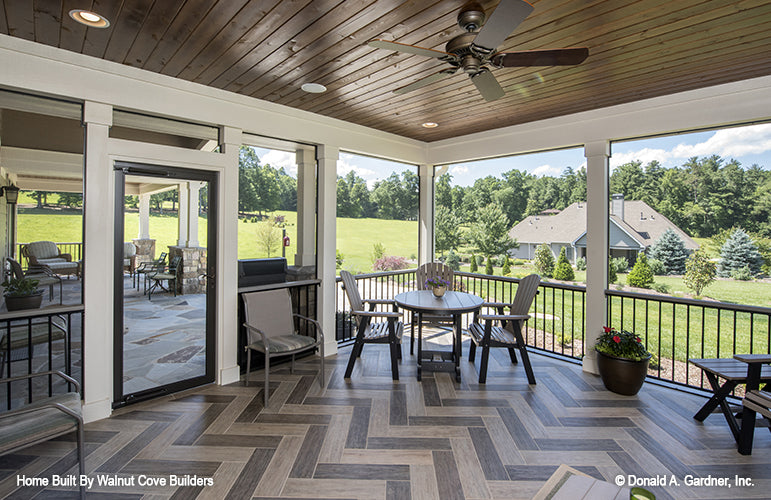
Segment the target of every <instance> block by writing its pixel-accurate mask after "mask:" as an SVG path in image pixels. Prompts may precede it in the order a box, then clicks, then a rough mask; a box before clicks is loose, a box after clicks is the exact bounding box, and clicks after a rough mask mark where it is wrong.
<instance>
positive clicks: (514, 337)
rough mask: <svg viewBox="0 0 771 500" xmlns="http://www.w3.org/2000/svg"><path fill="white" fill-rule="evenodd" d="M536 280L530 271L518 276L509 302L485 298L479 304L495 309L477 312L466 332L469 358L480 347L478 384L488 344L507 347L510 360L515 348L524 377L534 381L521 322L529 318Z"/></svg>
mask: <svg viewBox="0 0 771 500" xmlns="http://www.w3.org/2000/svg"><path fill="white" fill-rule="evenodd" d="M540 282H541V277H540V276H538V275H537V274H531V275H529V276H526V277H524V278H522V280H520V282H519V286H518V287H517V293H516V295H515V296H514V302H513V303H511V304H505V303H499V302H487V303H485V304H484V305H483V307H484V306H487V307H494V308H495V309H497V310H498V314H477V315H476V316H475V318H474V322H473V323H472V324H471V325H469V328H468V332H469V334H470V335H471V345H470V346H469V361H471V362H472V363H473V362H474V355H475V354H476V347H477V346H479V347H481V348H482V361H481V364H480V366H479V383H480V384H484V383H485V382H486V381H487V360H488V358H489V356H490V348H491V347H505V348H506V349H508V351H509V356H510V357H511V362H512V363H516V362H517V354H516V352H515V351H514V350H515V349H517V350H519V353H520V355H521V356H522V364H524V365H525V373H526V374H527V381H528V383H530V384H535V375H533V368H532V366H531V365H530V357H529V356H528V354H527V347H526V345H525V340H524V338H523V337H522V325H524V323H525V321H527V320H528V319H530V315H529V314H528V311H529V310H530V306H531V305H532V304H533V299H534V298H535V295H536V293H538V285H539V284H540ZM506 307H509V308H510V311H511V312H510V314H504V308H506ZM496 321H499V322H500V323H501V326H497V325H495V324H494V323H495V322H496ZM482 322H484V324H482Z"/></svg>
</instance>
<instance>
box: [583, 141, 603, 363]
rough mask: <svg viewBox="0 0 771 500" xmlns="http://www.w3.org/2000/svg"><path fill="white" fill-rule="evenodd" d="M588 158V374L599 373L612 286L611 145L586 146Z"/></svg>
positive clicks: (593, 143)
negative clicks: (599, 348)
mask: <svg viewBox="0 0 771 500" xmlns="http://www.w3.org/2000/svg"><path fill="white" fill-rule="evenodd" d="M584 156H586V338H585V340H584V342H585V343H586V345H585V348H584V351H585V352H586V355H585V356H584V360H583V370H584V371H585V372H589V373H594V374H597V373H599V372H598V370H597V353H596V352H595V351H594V349H593V347H594V344H595V342H596V341H597V337H598V336H599V335H600V333H601V332H602V327H603V325H604V324H605V321H606V318H607V314H606V309H607V301H606V299H605V289H606V288H607V286H608V203H609V202H608V196H609V193H608V173H609V168H608V158H609V157H610V143H609V142H608V141H597V142H592V143H588V144H586V145H585V146H584Z"/></svg>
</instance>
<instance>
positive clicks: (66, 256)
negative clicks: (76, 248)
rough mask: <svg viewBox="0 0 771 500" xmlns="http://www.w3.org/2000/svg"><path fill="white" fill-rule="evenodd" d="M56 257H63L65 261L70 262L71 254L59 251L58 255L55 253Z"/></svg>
mask: <svg viewBox="0 0 771 500" xmlns="http://www.w3.org/2000/svg"><path fill="white" fill-rule="evenodd" d="M57 257H59V258H60V259H64V260H66V261H67V262H72V255H70V254H68V253H60V254H59V255H57Z"/></svg>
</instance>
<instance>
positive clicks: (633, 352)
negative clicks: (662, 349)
mask: <svg viewBox="0 0 771 500" xmlns="http://www.w3.org/2000/svg"><path fill="white" fill-rule="evenodd" d="M602 329H603V332H602V334H601V335H600V337H599V338H598V339H597V343H596V344H595V345H594V350H595V351H597V368H598V369H599V371H600V377H601V378H602V383H603V384H605V387H606V388H607V389H608V390H609V391H612V392H615V393H617V394H622V395H624V396H634V395H635V394H637V392H638V391H639V390H640V388H641V387H642V385H643V382H645V376H646V375H647V374H648V363H649V362H650V359H651V353H650V352H648V350H647V349H646V348H645V346H644V345H643V343H642V339H641V338H640V337H639V336H637V335H636V334H634V333H633V332H629V331H626V330H621V331H618V330H616V329H615V328H609V327H607V326H603V327H602Z"/></svg>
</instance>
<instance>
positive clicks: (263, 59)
mask: <svg viewBox="0 0 771 500" xmlns="http://www.w3.org/2000/svg"><path fill="white" fill-rule="evenodd" d="M466 3H467V1H466V0H442V1H436V0H415V1H402V0H282V1H279V0H261V1H260V0H154V1H153V0H122V1H120V0H82V1H78V0H34V1H22V0H4V2H3V6H2V7H3V8H2V9H1V10H0V33H4V34H8V35H11V36H15V37H20V38H24V39H27V40H33V41H36V42H39V43H43V44H47V45H52V46H55V47H60V48H62V49H66V50H70V51H74V52H80V53H83V54H87V55H90V56H94V57H98V58H102V59H107V60H110V61H115V62H118V63H122V64H126V65H130V66H135V67H138V68H143V69H146V70H149V71H154V72H157V73H162V74H165V75H170V76H173V77H177V78H181V79H184V80H190V81H193V82H198V83H201V84H204V85H209V86H212V87H216V88H220V89H225V90H228V91H232V92H237V93H239V94H244V95H248V96H253V97H256V98H258V99H264V100H267V101H271V102H275V103H279V104H284V105H287V106H290V107H293V108H299V109H303V110H307V111H312V112H314V113H319V114H322V115H326V116H330V117H334V118H339V119H341V120H346V121H349V122H352V123H358V124H361V125H366V126H369V127H373V128H375V129H379V130H384V131H387V132H393V133H395V134H399V135H402V136H406V137H411V138H414V139H419V140H424V141H435V140H439V139H447V138H452V137H457V136H460V135H464V134H468V133H472V132H480V131H485V130H490V129H494V128H498V127H502V126H507V125H515V124H520V123H527V122H530V121H534V120H540V119H544V118H549V117H554V116H560V115H564V114H569V113H575V112H579V111H586V110H591V109H595V108H600V107H605V106H610V105H614V104H621V103H625V102H630V101H635V100H639V99H644V98H648V97H655V96H660V95H666V94H670V93H674V92H680V91H685V90H691V89H696V88H701V87H705V86H710V85H716V84H720V83H727V82H732V81H737V80H743V79H747V78H752V77H758V76H765V75H769V74H771V36H769V26H771V0H728V1H726V0H677V1H672V0H637V1H632V0H581V1H575V0H532V4H533V5H534V7H535V10H534V11H533V13H532V14H531V15H530V16H529V17H528V18H527V19H526V20H525V21H524V22H523V23H522V24H521V25H520V26H519V27H518V28H517V29H516V30H515V31H514V33H512V35H511V36H509V38H507V39H506V41H505V42H504V44H503V45H502V46H501V47H499V50H502V51H505V50H526V49H544V48H557V47H574V46H585V47H588V48H589V52H590V55H589V58H588V59H587V60H586V61H585V62H584V63H582V64H581V65H579V66H576V67H543V68H521V69H518V68H501V69H496V70H494V74H495V76H496V77H497V78H498V80H499V82H500V83H501V85H502V86H503V88H504V89H505V91H506V95H505V97H503V98H501V99H500V100H498V101H494V102H491V103H487V102H485V101H484V100H483V99H482V98H481V96H480V95H479V94H478V93H477V91H476V89H475V87H474V85H473V84H472V83H471V82H470V80H469V79H468V77H466V76H465V75H464V74H462V73H457V74H455V75H454V76H452V77H449V78H447V79H445V80H444V81H441V82H438V83H434V84H431V85H429V86H427V87H424V88H422V89H420V90H417V91H414V92H411V93H409V94H406V95H401V96H399V95H396V94H394V93H393V90H394V89H396V88H399V87H402V86H404V85H406V84H407V83H411V82H413V81H415V80H417V79H419V78H421V77H424V76H428V75H430V74H433V73H435V72H437V71H439V70H440V69H443V68H445V67H446V66H445V65H444V64H443V63H441V62H439V61H437V60H435V59H428V58H425V57H421V56H413V55H408V54H397V53H394V52H391V51H388V50H383V49H374V48H371V47H369V46H367V45H366V42H367V41H369V40H371V39H373V38H385V39H389V40H394V41H398V42H401V43H408V44H415V45H419V46H422V47H427V48H432V49H436V50H444V44H445V43H446V42H447V41H448V40H450V39H451V38H453V37H454V36H455V35H458V34H460V33H461V32H462V30H461V29H460V28H459V27H458V25H457V24H456V16H457V14H458V12H459V11H460V10H461V8H462V7H463V6H464V4H466ZM480 3H481V4H482V6H483V7H484V9H485V11H486V12H487V14H488V15H489V14H490V13H491V12H492V10H493V9H494V8H495V6H496V5H497V3H498V0H493V1H483V2H480ZM74 8H86V9H91V10H93V11H96V12H98V13H100V14H102V15H103V16H105V17H106V18H107V19H109V21H110V23H111V25H110V27H109V28H107V29H94V28H86V27H84V26H82V25H79V24H77V23H75V22H74V21H73V20H72V19H70V17H69V16H68V12H69V10H70V9H74ZM6 70H7V68H6ZM306 82H317V83H321V84H323V85H325V86H326V87H327V88H328V90H327V92H326V93H324V94H308V93H305V92H303V91H302V90H300V85H301V84H303V83H306ZM427 121H432V122H437V123H439V127H437V128H434V129H425V128H422V127H421V126H420V124H421V123H423V122H427Z"/></svg>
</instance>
